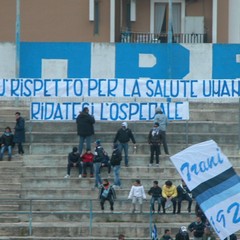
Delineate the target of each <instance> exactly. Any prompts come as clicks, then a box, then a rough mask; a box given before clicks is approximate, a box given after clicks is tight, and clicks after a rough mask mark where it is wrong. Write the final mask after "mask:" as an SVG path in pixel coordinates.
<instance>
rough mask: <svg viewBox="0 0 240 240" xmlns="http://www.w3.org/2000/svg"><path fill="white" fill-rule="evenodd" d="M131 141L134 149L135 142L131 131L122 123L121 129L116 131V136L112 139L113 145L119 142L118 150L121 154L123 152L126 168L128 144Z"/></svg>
mask: <svg viewBox="0 0 240 240" xmlns="http://www.w3.org/2000/svg"><path fill="white" fill-rule="evenodd" d="M130 140H132V142H133V144H134V148H135V147H136V146H135V144H136V141H135V138H134V136H133V133H132V131H131V129H129V128H128V125H127V123H126V122H123V123H122V127H121V128H120V129H119V130H118V131H117V133H116V136H115V138H114V141H113V143H117V141H118V142H119V150H120V151H121V153H122V150H124V154H125V167H128V142H129V141H130Z"/></svg>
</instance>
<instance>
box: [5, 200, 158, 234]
mask: <svg viewBox="0 0 240 240" xmlns="http://www.w3.org/2000/svg"><path fill="white" fill-rule="evenodd" d="M41 201H45V202H46V201H48V203H50V202H54V206H57V201H60V202H65V203H66V202H73V201H75V202H77V201H79V203H80V202H81V201H87V206H88V209H87V210H86V209H84V210H78V211H64V210H61V211H59V210H39V209H37V210H34V206H35V204H36V206H37V204H39V202H41ZM5 202H8V205H11V202H14V204H15V205H16V203H17V205H19V207H20V208H26V209H29V210H23V211H22V210H15V211H2V210H1V211H0V215H4V214H7V215H8V217H9V215H15V216H16V215H19V216H21V215H22V216H23V215H27V216H28V221H26V220H25V221H24V222H25V223H26V222H28V236H32V235H33V223H34V215H35V216H36V215H46V214H50V215H58V214H62V215H67V214H70V215H81V214H86V213H88V214H89V227H88V228H89V236H92V229H93V219H94V216H95V215H96V214H102V212H101V210H97V211H96V210H94V209H93V203H94V202H95V203H96V204H98V205H99V209H100V202H99V200H97V199H49V198H46V199H45V198H44V199H43V198H34V199H14V198H0V204H2V203H5ZM116 202H122V203H124V202H128V203H129V204H131V200H126V199H117V200H115V203H116ZM144 203H145V204H146V203H147V204H148V205H149V208H148V209H149V210H148V211H145V212H143V213H141V214H144V215H149V234H150V237H151V231H152V226H153V213H152V211H151V205H150V200H145V201H144ZM106 204H108V203H106ZM129 213H131V212H130V211H126V210H125V211H117V212H111V213H109V214H111V215H114V214H116V215H117V214H118V215H119V214H121V215H124V214H129ZM104 214H108V213H107V212H106V213H104ZM135 214H136V213H135ZM79 223H82V222H79Z"/></svg>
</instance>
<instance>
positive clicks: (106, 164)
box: [99, 152, 111, 177]
mask: <svg viewBox="0 0 240 240" xmlns="http://www.w3.org/2000/svg"><path fill="white" fill-rule="evenodd" d="M104 155H105V156H104V158H103V160H102V162H101V166H100V170H99V171H100V172H101V169H102V168H104V167H105V168H107V171H108V177H110V173H111V163H110V159H109V156H108V154H107V152H104Z"/></svg>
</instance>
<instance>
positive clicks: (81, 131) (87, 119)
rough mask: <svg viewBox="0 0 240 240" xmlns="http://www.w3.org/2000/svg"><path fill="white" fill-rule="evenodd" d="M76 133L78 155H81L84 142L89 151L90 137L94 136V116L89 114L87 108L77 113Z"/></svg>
mask: <svg viewBox="0 0 240 240" xmlns="http://www.w3.org/2000/svg"><path fill="white" fill-rule="evenodd" d="M76 123H77V132H78V135H79V154H80V155H81V154H82V150H83V143H84V141H86V145H87V146H86V149H90V150H91V142H92V135H93V134H94V126H93V125H94V123H95V119H94V116H91V115H90V114H89V109H88V107H84V108H83V111H82V112H80V113H79V115H78V117H77V119H76Z"/></svg>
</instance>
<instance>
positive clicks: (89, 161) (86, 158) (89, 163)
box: [82, 149, 94, 178]
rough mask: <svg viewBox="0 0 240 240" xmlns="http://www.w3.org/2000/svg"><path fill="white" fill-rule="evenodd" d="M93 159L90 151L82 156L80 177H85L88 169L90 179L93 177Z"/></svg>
mask: <svg viewBox="0 0 240 240" xmlns="http://www.w3.org/2000/svg"><path fill="white" fill-rule="evenodd" d="M93 159H94V155H93V154H92V152H91V149H87V150H86V152H85V153H84V154H83V155H82V164H83V174H82V177H84V178H85V177H87V168H88V167H89V168H90V177H91V178H92V177H93Z"/></svg>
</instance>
